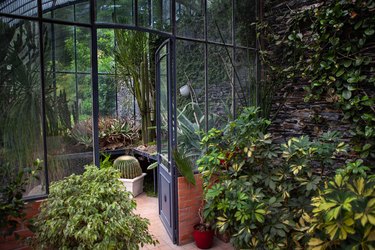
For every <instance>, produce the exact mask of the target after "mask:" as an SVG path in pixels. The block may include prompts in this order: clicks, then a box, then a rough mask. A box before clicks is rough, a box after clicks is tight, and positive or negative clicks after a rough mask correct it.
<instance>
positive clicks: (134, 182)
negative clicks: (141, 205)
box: [120, 173, 146, 197]
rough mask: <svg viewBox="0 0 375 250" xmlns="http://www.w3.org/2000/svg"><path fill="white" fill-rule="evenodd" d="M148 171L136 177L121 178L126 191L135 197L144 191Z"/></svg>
mask: <svg viewBox="0 0 375 250" xmlns="http://www.w3.org/2000/svg"><path fill="white" fill-rule="evenodd" d="M145 176H146V173H142V175H140V176H138V177H136V178H134V179H121V178H120V181H122V183H124V186H125V189H126V191H129V192H131V193H132V194H133V195H134V197H136V196H137V195H139V194H140V193H142V192H143V179H144V178H145Z"/></svg>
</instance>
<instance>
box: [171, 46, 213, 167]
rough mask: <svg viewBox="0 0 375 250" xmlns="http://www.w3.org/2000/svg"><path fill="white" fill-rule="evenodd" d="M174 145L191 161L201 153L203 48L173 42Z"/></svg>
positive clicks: (203, 104) (203, 97)
mask: <svg viewBox="0 0 375 250" xmlns="http://www.w3.org/2000/svg"><path fill="white" fill-rule="evenodd" d="M176 55H177V58H176V59H177V89H178V90H179V91H177V144H178V149H179V151H180V152H181V153H183V154H184V155H185V156H188V157H189V158H190V159H191V160H192V162H195V160H196V159H197V158H198V156H199V155H200V153H201V150H200V145H199V143H200V141H201V138H200V136H199V135H198V134H197V132H198V131H201V130H202V131H204V130H205V122H206V119H205V84H204V77H205V73H204V45H203V44H199V43H194V42H187V41H181V40H178V41H177V53H176Z"/></svg>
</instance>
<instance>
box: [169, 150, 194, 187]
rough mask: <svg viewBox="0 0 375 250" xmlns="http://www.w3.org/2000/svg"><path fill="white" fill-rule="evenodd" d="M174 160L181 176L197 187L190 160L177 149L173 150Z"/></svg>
mask: <svg viewBox="0 0 375 250" xmlns="http://www.w3.org/2000/svg"><path fill="white" fill-rule="evenodd" d="M173 159H174V161H175V163H176V167H177V169H178V171H179V172H180V173H181V175H182V176H183V177H185V179H186V180H187V182H189V183H191V184H193V185H195V178H194V166H193V164H192V163H191V161H190V159H189V158H188V157H187V156H185V155H183V154H182V153H181V152H180V151H178V150H176V149H175V150H173Z"/></svg>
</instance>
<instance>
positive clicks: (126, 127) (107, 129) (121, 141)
mask: <svg viewBox="0 0 375 250" xmlns="http://www.w3.org/2000/svg"><path fill="white" fill-rule="evenodd" d="M98 123H99V124H98V125H99V145H100V148H101V149H102V150H106V149H112V150H113V149H116V148H123V147H125V146H128V145H132V144H134V143H136V142H137V141H138V140H139V128H138V126H137V125H136V124H135V122H134V121H132V120H130V119H127V118H121V119H120V118H113V117H103V118H100V119H99V122H98ZM70 137H72V138H73V139H74V140H75V141H76V142H77V143H79V144H81V145H84V146H86V147H87V148H90V147H92V120H91V119H88V120H84V121H80V122H78V123H76V124H75V125H74V127H73V128H72V130H71V131H70Z"/></svg>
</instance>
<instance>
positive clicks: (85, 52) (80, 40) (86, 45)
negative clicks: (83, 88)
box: [75, 27, 91, 73]
mask: <svg viewBox="0 0 375 250" xmlns="http://www.w3.org/2000/svg"><path fill="white" fill-rule="evenodd" d="M75 36H76V40H75V46H76V51H75V53H76V58H77V62H76V64H77V71H78V72H86V73H90V72H91V31H90V29H88V28H81V27H75Z"/></svg>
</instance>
